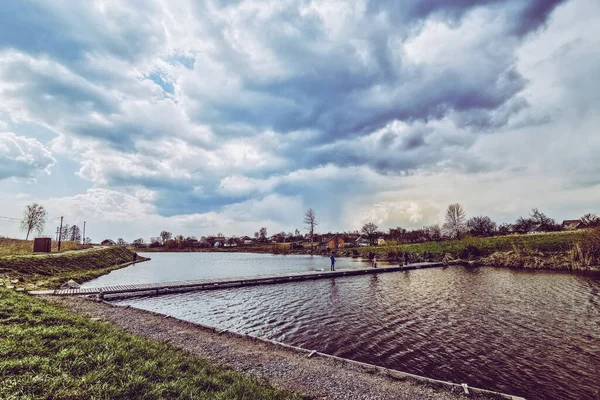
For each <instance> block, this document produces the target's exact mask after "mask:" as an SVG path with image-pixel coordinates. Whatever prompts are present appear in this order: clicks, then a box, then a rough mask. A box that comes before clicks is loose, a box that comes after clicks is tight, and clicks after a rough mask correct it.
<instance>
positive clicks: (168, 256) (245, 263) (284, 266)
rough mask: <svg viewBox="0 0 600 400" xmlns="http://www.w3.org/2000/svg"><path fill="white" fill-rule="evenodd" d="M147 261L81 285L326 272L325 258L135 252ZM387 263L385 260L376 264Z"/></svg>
mask: <svg viewBox="0 0 600 400" xmlns="http://www.w3.org/2000/svg"><path fill="white" fill-rule="evenodd" d="M139 254H140V255H141V256H144V257H149V258H151V260H150V261H145V262H143V263H139V264H135V265H132V266H130V267H127V268H122V269H118V270H115V271H112V272H110V273H109V274H107V275H104V276H101V277H99V278H97V279H94V280H91V281H88V282H85V283H84V284H83V285H82V286H83V287H86V288H87V287H102V286H111V285H129V284H136V283H159V282H173V281H185V280H194V279H206V278H231V277H243V276H257V275H276V274H286V273H288V272H304V271H317V270H320V269H325V270H326V271H329V265H330V264H331V262H330V261H329V258H328V257H323V256H310V255H286V256H283V255H274V254H253V253H139ZM377 264H378V265H388V264H387V263H377ZM369 266H370V264H369V263H368V262H366V261H362V260H361V259H353V258H348V257H343V258H338V259H336V263H335V268H336V269H342V268H366V267H369Z"/></svg>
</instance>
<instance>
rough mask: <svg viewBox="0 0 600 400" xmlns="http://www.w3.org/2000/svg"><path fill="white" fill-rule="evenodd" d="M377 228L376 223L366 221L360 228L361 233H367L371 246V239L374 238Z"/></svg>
mask: <svg viewBox="0 0 600 400" xmlns="http://www.w3.org/2000/svg"><path fill="white" fill-rule="evenodd" d="M377 228H379V227H378V226H377V225H375V224H374V223H372V222H368V223H366V224H364V225H363V227H362V229H361V230H360V231H361V232H362V233H363V234H365V235H367V237H368V238H369V244H370V245H371V246H373V239H375V236H377Z"/></svg>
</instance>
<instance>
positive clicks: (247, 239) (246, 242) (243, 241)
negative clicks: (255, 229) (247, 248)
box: [240, 236, 254, 244]
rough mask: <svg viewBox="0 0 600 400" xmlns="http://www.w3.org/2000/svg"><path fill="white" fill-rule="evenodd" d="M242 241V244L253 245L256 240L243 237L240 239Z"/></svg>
mask: <svg viewBox="0 0 600 400" xmlns="http://www.w3.org/2000/svg"><path fill="white" fill-rule="evenodd" d="M240 240H241V241H242V244H252V243H254V239H252V238H251V237H250V236H242V237H241V238H240Z"/></svg>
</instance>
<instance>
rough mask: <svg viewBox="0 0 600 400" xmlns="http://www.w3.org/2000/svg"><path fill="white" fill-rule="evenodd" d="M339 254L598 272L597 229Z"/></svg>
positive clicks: (380, 247)
mask: <svg viewBox="0 0 600 400" xmlns="http://www.w3.org/2000/svg"><path fill="white" fill-rule="evenodd" d="M340 250H341V251H338V253H339V255H344V256H354V257H368V255H369V253H374V254H375V255H377V258H378V259H380V260H387V261H390V262H396V261H397V262H403V261H404V256H405V254H406V256H407V258H408V260H409V261H410V262H422V261H440V260H441V259H442V256H443V254H444V253H445V254H447V255H448V256H449V257H450V258H451V259H460V260H464V261H465V262H468V263H470V264H472V265H490V266H498V267H511V268H531V269H553V270H569V271H584V272H597V271H600V251H599V250H600V231H598V230H587V231H575V232H557V233H547V234H537V235H515V236H500V237H491V238H466V239H462V240H449V241H440V242H425V243H415V244H404V245H398V246H374V247H362V248H358V249H343V250H342V249H340Z"/></svg>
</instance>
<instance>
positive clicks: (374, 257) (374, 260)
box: [372, 254, 377, 268]
mask: <svg viewBox="0 0 600 400" xmlns="http://www.w3.org/2000/svg"><path fill="white" fill-rule="evenodd" d="M372 263H373V264H372V265H373V268H377V255H375V254H373V261H372Z"/></svg>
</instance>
